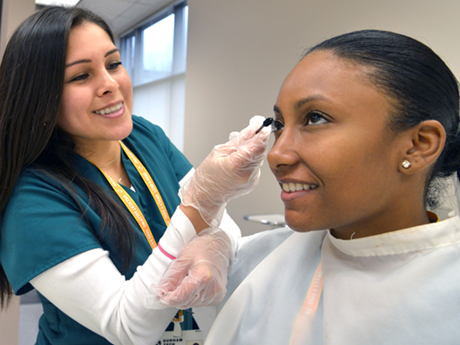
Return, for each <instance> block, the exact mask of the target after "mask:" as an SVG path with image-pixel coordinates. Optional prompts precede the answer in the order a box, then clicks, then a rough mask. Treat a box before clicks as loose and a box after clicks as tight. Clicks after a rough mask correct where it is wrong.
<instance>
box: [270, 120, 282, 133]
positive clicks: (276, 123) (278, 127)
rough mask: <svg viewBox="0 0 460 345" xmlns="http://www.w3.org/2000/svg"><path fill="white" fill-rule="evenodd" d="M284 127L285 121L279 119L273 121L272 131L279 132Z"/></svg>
mask: <svg viewBox="0 0 460 345" xmlns="http://www.w3.org/2000/svg"><path fill="white" fill-rule="evenodd" d="M283 129H284V123H282V122H281V121H279V120H275V121H273V122H272V132H278V131H281V130H283Z"/></svg>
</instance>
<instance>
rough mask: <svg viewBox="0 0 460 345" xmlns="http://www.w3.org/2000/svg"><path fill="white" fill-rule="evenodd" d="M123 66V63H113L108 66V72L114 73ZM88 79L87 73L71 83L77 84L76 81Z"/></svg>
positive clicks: (78, 76)
mask: <svg viewBox="0 0 460 345" xmlns="http://www.w3.org/2000/svg"><path fill="white" fill-rule="evenodd" d="M121 65H122V63H121V61H117V62H112V63H110V64H109V65H108V66H107V70H109V71H114V70H116V69H117V68H118V67H119V66H121ZM87 77H88V74H87V73H84V74H80V75H77V76H76V77H75V78H72V79H71V80H70V81H69V82H70V83H71V82H75V81H81V80H85V79H86V78H87Z"/></svg>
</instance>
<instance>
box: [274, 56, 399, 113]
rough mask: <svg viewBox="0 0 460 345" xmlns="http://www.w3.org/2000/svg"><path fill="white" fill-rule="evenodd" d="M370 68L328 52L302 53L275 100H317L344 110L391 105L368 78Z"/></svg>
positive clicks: (293, 101)
mask: <svg viewBox="0 0 460 345" xmlns="http://www.w3.org/2000/svg"><path fill="white" fill-rule="evenodd" d="M370 72H371V69H370V67H367V66H363V65H359V64H355V63H352V62H351V61H349V60H346V59H343V58H339V57H337V56H336V55H334V54H333V53H331V52H329V51H314V52H312V53H310V54H308V55H307V56H305V57H304V58H303V59H302V60H301V61H300V62H299V63H298V64H297V65H296V66H295V67H294V69H293V70H292V71H291V72H290V73H289V74H288V76H287V77H286V79H285V80H284V82H283V84H282V86H281V89H280V93H279V96H278V100H277V105H278V103H283V102H284V103H285V102H291V103H295V102H299V101H301V100H303V99H321V100H324V102H328V103H330V104H332V105H334V106H336V107H343V109H345V110H350V111H351V110H353V109H354V108H358V107H359V108H362V107H364V106H368V107H370V108H375V107H381V108H384V109H385V113H387V111H388V110H389V109H390V108H391V107H390V103H389V100H388V98H387V96H386V95H385V94H384V93H383V92H381V91H380V90H379V89H378V88H377V86H376V85H375V84H374V83H373V82H372V79H371V78H370Z"/></svg>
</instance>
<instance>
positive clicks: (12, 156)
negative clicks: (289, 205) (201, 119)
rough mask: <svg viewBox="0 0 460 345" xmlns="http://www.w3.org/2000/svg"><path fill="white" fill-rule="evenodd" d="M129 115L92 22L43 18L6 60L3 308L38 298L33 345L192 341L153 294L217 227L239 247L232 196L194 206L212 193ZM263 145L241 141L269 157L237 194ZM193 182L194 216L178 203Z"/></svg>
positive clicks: (49, 12) (0, 251) (219, 194)
mask: <svg viewBox="0 0 460 345" xmlns="http://www.w3.org/2000/svg"><path fill="white" fill-rule="evenodd" d="M132 102H133V97H132V87H131V81H130V78H129V76H128V74H127V72H126V70H125V69H124V68H123V66H122V64H121V61H120V53H119V51H118V49H117V48H116V47H115V45H114V43H113V36H112V33H111V31H110V29H109V27H108V26H107V24H106V23H105V22H104V21H103V20H102V19H101V18H100V17H98V16H96V15H95V14H93V13H91V12H89V11H86V10H83V9H80V8H64V7H51V8H48V9H45V10H42V11H40V12H37V13H35V14H34V15H32V16H31V17H29V18H28V19H27V20H26V21H25V22H24V23H23V24H22V25H21V26H20V27H19V28H18V29H17V30H16V32H15V33H14V35H13V36H12V38H11V40H10V42H9V44H8V46H7V48H6V51H5V55H4V57H3V61H2V64H1V67H0V162H1V168H0V181H1V189H0V193H1V194H0V212H1V214H2V217H1V220H0V231H1V232H0V264H1V266H0V292H1V294H0V298H1V300H0V302H2V304H3V305H4V304H6V302H7V301H8V299H9V297H10V296H11V294H12V293H13V292H14V293H15V294H17V295H21V294H24V293H26V292H28V291H30V290H32V289H33V288H35V289H36V290H37V291H38V292H39V296H40V299H41V301H42V304H43V309H44V314H43V316H42V317H41V319H40V323H39V334H38V339H37V344H66V345H69V344H109V343H114V344H155V343H157V341H159V340H160V339H162V334H163V332H164V331H165V329H166V328H167V327H168V325H169V324H170V323H171V320H173V318H174V317H175V316H177V318H178V319H179V320H182V319H184V318H185V319H186V321H187V319H189V329H192V330H193V329H196V325H195V324H194V323H193V320H192V319H191V317H189V316H190V315H189V314H190V313H187V312H184V315H182V314H180V315H176V314H177V313H178V310H177V309H174V308H169V309H164V310H154V309H151V304H152V302H154V301H155V299H156V298H157V297H156V295H155V294H154V292H153V291H152V285H155V284H156V283H158V280H159V277H160V276H161V274H162V273H163V272H164V270H165V268H166V267H167V266H168V265H169V264H170V262H171V261H172V260H174V258H175V256H176V254H177V253H178V252H179V250H180V249H181V248H182V247H183V246H184V245H185V244H186V243H187V242H188V241H189V240H190V239H192V238H194V237H196V234H197V233H198V232H200V231H201V230H203V229H205V228H207V227H208V224H213V225H215V226H217V225H219V224H220V227H221V228H222V229H223V230H224V231H225V233H226V234H227V235H228V236H227V235H224V234H223V233H221V234H220V238H221V239H222V248H223V249H222V250H224V251H225V250H226V251H227V254H226V255H225V257H231V253H232V251H233V248H232V244H235V243H236V241H237V238H238V237H239V236H240V234H239V229H238V227H237V226H236V224H234V223H233V221H232V220H231V219H230V218H229V217H228V215H226V213H225V212H224V208H225V204H226V201H228V199H229V198H230V197H232V196H230V195H228V194H226V192H225V190H224V189H221V190H220V191H215V190H211V193H201V194H200V193H195V192H194V191H196V190H197V188H196V187H197V186H198V187H199V186H201V187H203V188H202V189H203V191H204V192H206V190H207V188H208V187H207V186H206V185H204V183H208V182H209V181H204V179H203V178H201V177H200V176H202V175H199V174H194V169H193V168H192V165H191V164H190V163H189V162H188V161H187V159H186V158H185V157H184V156H183V155H182V154H181V153H180V152H179V151H178V150H177V149H176V148H175V147H174V146H173V145H172V143H171V142H170V141H169V140H168V138H167V137H166V136H165V134H164V133H163V131H162V130H161V129H160V128H159V127H157V126H155V125H152V124H151V123H149V122H147V121H146V120H144V119H142V118H141V117H136V116H133V115H132V114H131V110H132ZM254 126H255V125H254V124H253V125H252V127H254ZM250 127H251V126H250ZM250 132H251V133H253V132H254V131H253V130H252V129H251V131H250ZM244 133H245V132H244V131H243V132H242V134H244ZM246 133H247V131H246ZM267 137H268V133H267V132H266V131H265V132H262V133H261V134H259V135H257V136H254V135H251V136H249V137H248V136H245V137H244V138H240V139H241V141H242V142H238V145H241V146H242V147H244V146H245V145H246V144H250V145H255V146H256V147H258V148H259V152H260V155H258V156H257V157H256V158H254V156H252V157H251V158H250V159H249V160H247V159H245V158H244V157H243V159H240V160H239V161H238V162H239V163H237V164H236V165H237V166H241V167H243V166H244V165H245V164H246V163H248V162H250V163H251V164H250V167H249V172H248V171H246V172H244V173H243V176H244V178H243V179H241V176H236V175H235V176H236V178H238V180H239V181H242V182H241V183H240V185H241V186H242V187H241V192H246V191H247V190H249V189H251V187H252V186H254V185H255V183H256V182H257V177H258V170H259V169H258V168H259V166H260V164H261V161H262V159H263V157H264V153H265V148H266V143H267ZM229 145H230V146H232V145H234V142H232V143H230V144H229ZM224 148H225V146H224ZM238 150H239V148H237V150H236V151H238ZM223 151H225V150H223ZM223 151H222V149H221V151H219V153H218V154H217V155H221V156H222V154H223V155H224V156H225V155H226V152H223ZM215 156H216V153H215V152H214V156H213V157H215ZM228 157H230V156H228ZM228 157H227V158H228ZM221 158H222V157H221ZM224 161H225V157H224ZM200 169H201V170H202V171H205V172H206V171H207V172H208V173H210V176H211V177H212V179H215V181H214V182H215V183H216V184H217V185H225V183H223V182H230V184H233V183H234V182H235V181H232V176H230V177H225V178H221V177H219V176H221V175H219V173H218V169H219V167H217V166H216V165H214V164H213V159H212V157H211V159H208V160H207V161H206V164H204V165H203V164H202V166H200V167H199V168H198V170H200ZM237 170H238V169H237ZM198 175H199V176H198ZM235 176H233V177H235ZM207 178H208V179H209V175H208V177H207ZM190 181H191V182H190ZM186 182H187V185H188V186H192V187H189V188H188V189H186V190H185V196H187V195H188V199H190V200H192V201H191V202H189V203H188V205H185V204H181V200H180V198H179V196H178V190H179V188H180V187H181V186H183V185H184V184H186ZM187 193H189V194H187ZM190 194H193V195H190ZM209 201H210V202H209ZM179 205H180V206H179ZM208 209H209V210H208ZM205 211H206V212H205ZM208 211H209V212H208ZM202 215H203V216H202ZM208 231H209V230H208ZM205 236H206V235H205ZM212 236H215V235H212ZM160 239H161V241H160ZM211 261H212V258H211ZM224 278H225V277H224ZM175 321H178V320H175ZM197 336H199V335H197Z"/></svg>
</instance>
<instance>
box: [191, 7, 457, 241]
mask: <svg viewBox="0 0 460 345" xmlns="http://www.w3.org/2000/svg"><path fill="white" fill-rule="evenodd" d="M189 7H190V19H189V41H188V53H187V54H188V55H187V74H186V105H185V117H186V118H185V141H184V143H185V144H184V147H185V154H186V156H187V157H188V158H189V159H190V160H191V162H192V163H193V164H194V165H195V166H198V165H199V163H200V162H201V161H202V160H203V159H204V158H205V157H206V155H207V153H208V152H209V151H210V150H211V149H212V147H213V146H214V145H215V144H218V143H222V142H225V141H226V139H227V137H228V133H230V131H233V130H239V129H241V128H243V127H245V126H246V124H247V122H248V119H249V118H250V117H251V116H252V115H254V114H262V115H265V116H271V115H272V113H273V112H272V109H273V105H274V102H275V100H276V97H277V93H278V89H279V87H280V85H281V83H282V81H283V79H284V77H285V76H286V74H287V73H288V72H289V71H290V70H291V69H292V68H293V67H294V65H295V64H296V62H297V61H298V60H299V59H300V57H301V54H302V52H303V51H304V50H305V49H306V48H308V47H311V46H312V45H314V44H315V43H318V42H319V41H322V40H323V39H326V38H329V37H331V36H334V35H337V34H340V33H344V32H348V31H352V30H358V29H370V28H372V29H386V30H392V31H396V32H400V33H404V34H408V35H410V36H412V37H414V38H416V39H418V40H420V41H422V42H424V43H426V44H428V45H429V46H430V47H432V48H433V49H434V50H435V51H436V52H437V53H438V54H439V55H440V56H441V57H442V58H443V59H444V60H445V61H446V62H447V64H448V65H449V66H450V67H451V68H452V70H453V71H454V73H455V74H456V75H457V76H459V75H460V45H459V41H460V2H459V1H454V0H439V1H433V0H386V1H374V0H350V1H337V0H336V1H333V0H309V1H303V0H302V1H300V0H296V1H293V0H232V1H228V0H213V1H207V0H189ZM279 194H280V189H279V187H278V185H277V184H276V182H275V179H274V178H273V176H272V174H271V172H270V171H269V169H268V164H265V165H264V167H263V171H262V179H261V183H260V185H259V186H258V187H257V188H256V190H255V191H254V192H253V193H251V194H250V195H247V196H244V197H242V198H240V199H238V201H237V202H235V201H232V202H230V204H229V207H228V209H229V212H230V214H231V215H232V216H233V218H234V219H235V220H236V221H237V223H239V224H240V226H241V228H242V230H243V233H245V234H249V233H253V232H256V231H259V230H261V229H265V228H266V227H263V226H260V225H254V223H250V222H247V221H244V220H243V219H242V217H243V216H244V215H246V214H254V213H283V212H284V206H283V204H282V202H281V201H280V199H279Z"/></svg>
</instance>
